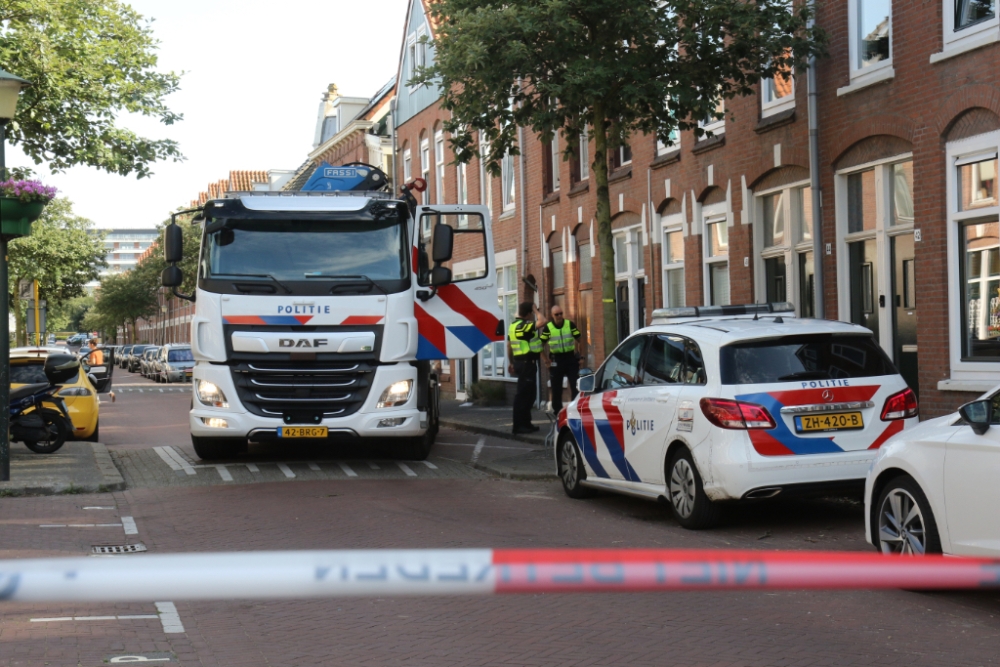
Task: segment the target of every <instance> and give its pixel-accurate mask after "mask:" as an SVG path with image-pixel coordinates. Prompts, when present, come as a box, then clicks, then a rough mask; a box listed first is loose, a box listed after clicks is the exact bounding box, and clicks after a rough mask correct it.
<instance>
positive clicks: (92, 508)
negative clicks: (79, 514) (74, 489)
mask: <svg viewBox="0 0 1000 667" xmlns="http://www.w3.org/2000/svg"><path fill="white" fill-rule="evenodd" d="M83 509H85V510H113V509H116V508H114V507H84V508H83Z"/></svg>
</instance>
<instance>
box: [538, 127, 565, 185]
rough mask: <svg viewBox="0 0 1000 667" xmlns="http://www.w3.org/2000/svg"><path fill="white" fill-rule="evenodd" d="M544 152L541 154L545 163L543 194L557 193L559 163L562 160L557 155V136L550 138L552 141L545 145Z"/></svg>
mask: <svg viewBox="0 0 1000 667" xmlns="http://www.w3.org/2000/svg"><path fill="white" fill-rule="evenodd" d="M544 146H545V152H544V153H543V160H544V162H545V164H544V169H545V174H544V181H545V182H544V186H545V192H547V193H553V192H558V191H559V163H560V162H562V158H561V156H560V155H559V135H558V134H557V135H555V136H553V137H552V141H550V142H549V143H548V144H545V145H544Z"/></svg>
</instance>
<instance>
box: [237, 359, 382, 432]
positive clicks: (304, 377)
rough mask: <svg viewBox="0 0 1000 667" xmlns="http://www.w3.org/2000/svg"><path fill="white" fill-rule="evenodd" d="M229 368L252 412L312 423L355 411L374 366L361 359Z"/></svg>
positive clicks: (365, 395)
mask: <svg viewBox="0 0 1000 667" xmlns="http://www.w3.org/2000/svg"><path fill="white" fill-rule="evenodd" d="M232 372H233V383H234V384H235V385H236V391H237V393H238V394H239V397H240V402H241V403H242V404H243V405H244V406H245V407H246V409H247V410H249V411H250V412H252V413H253V414H255V415H258V416H260V417H270V418H272V419H283V420H284V421H285V422H286V423H316V422H317V421H318V420H319V419H329V418H335V417H346V416H347V415H351V414H354V413H355V412H357V411H358V410H359V409H360V408H361V406H362V405H363V404H364V402H365V399H366V398H368V391H369V390H370V389H371V383H372V378H373V377H374V375H375V367H374V365H373V364H371V363H368V362H364V361H309V362H294V361H249V362H243V363H240V364H237V365H236V366H233V367H232ZM317 417H318V418H319V419H317Z"/></svg>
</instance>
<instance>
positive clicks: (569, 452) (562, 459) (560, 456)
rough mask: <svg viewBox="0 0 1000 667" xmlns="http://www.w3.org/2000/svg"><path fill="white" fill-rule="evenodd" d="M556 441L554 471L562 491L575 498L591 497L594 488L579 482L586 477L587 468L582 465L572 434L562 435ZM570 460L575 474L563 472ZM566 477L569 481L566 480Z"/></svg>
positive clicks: (581, 458)
mask: <svg viewBox="0 0 1000 667" xmlns="http://www.w3.org/2000/svg"><path fill="white" fill-rule="evenodd" d="M558 443H559V444H558V446H557V448H556V467H557V468H558V470H557V471H556V472H557V474H558V475H559V481H560V482H561V483H562V487H563V491H565V492H566V495H567V496H569V497H570V498H575V499H577V500H581V499H583V498H591V497H593V496H594V494H595V491H594V489H591V488H590V487H587V486H584V485H583V484H581V482H582V481H583V480H585V479H587V469H586V468H585V467H584V465H583V456H582V455H581V454H580V448H579V447H577V446H576V441H575V440H574V439H573V436H571V435H568V434H567V435H564V436H562V437H561V438H559V440H558ZM564 455H565V456H564ZM570 462H572V463H575V467H576V475H568V474H566V475H564V474H563V473H564V472H567V465H570V464H571V463H570ZM567 478H568V479H569V480H570V481H567Z"/></svg>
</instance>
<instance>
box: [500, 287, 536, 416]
mask: <svg viewBox="0 0 1000 667" xmlns="http://www.w3.org/2000/svg"><path fill="white" fill-rule="evenodd" d="M532 311H534V313H535V315H536V317H532ZM517 315H518V317H517V319H516V320H514V321H513V322H511V325H510V329H508V331H507V358H508V359H510V360H511V361H510V363H509V364H508V366H507V371H508V372H509V373H510V374H511V375H515V376H517V393H516V394H515V395H514V428H513V432H514V433H515V434H518V433H533V432H534V431H538V430H539V428H538V427H537V426H534V425H533V424H532V423H531V406H532V405H533V404H534V402H535V398H536V397H537V395H538V380H537V379H536V377H537V375H538V357H539V355H540V354H541V352H542V340H541V338H539V337H538V329H539V328H540V327H544V326H545V318H543V317H542V316H541V313H539V312H538V309H537V308H536V307H535V304H534V303H532V302H530V301H525V302H524V303H522V304H520V305H519V306H518V307H517ZM528 318H531V319H528Z"/></svg>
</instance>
